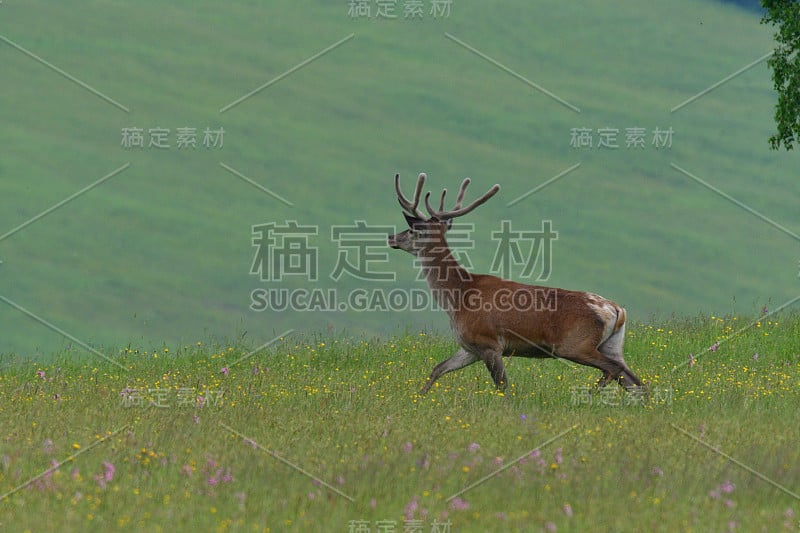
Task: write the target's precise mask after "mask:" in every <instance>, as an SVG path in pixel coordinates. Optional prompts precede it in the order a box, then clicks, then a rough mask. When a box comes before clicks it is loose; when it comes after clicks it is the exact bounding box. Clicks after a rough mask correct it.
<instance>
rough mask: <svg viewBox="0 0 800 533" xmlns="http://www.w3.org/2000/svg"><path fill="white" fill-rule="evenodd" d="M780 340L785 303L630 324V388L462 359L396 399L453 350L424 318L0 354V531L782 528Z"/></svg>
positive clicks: (784, 369) (783, 343) (793, 487)
mask: <svg viewBox="0 0 800 533" xmlns="http://www.w3.org/2000/svg"><path fill="white" fill-rule="evenodd" d="M799 337H800V316H798V315H796V314H795V315H791V314H790V315H786V316H781V315H780V314H776V315H769V314H767V315H764V316H762V317H761V319H759V318H758V317H756V318H755V319H752V320H751V319H749V318H746V317H726V318H720V317H706V318H697V319H692V320H688V319H686V320H674V321H671V322H665V323H662V324H661V325H658V326H657V325H644V324H640V325H634V326H633V327H631V328H630V329H629V332H628V339H627V344H626V348H627V349H626V354H628V355H627V360H628V363H629V364H630V366H631V367H632V368H633V370H634V371H635V372H636V373H638V375H639V376H640V377H641V378H642V379H643V380H644V381H645V382H646V383H648V385H649V388H650V389H649V390H650V393H649V396H648V397H643V396H638V395H631V394H627V395H625V394H623V393H622V392H621V389H620V388H619V387H616V386H614V387H609V388H607V389H604V391H603V392H597V391H595V390H594V388H593V385H594V383H595V381H596V379H597V377H598V375H597V373H596V372H595V371H593V370H590V369H586V368H583V367H578V366H576V365H573V364H567V363H564V362H562V361H558V360H538V361H530V360H526V359H513V360H511V361H508V360H507V361H508V370H509V379H510V381H511V387H510V388H509V390H508V392H507V393H505V394H500V393H497V392H495V390H494V388H493V386H492V385H491V383H490V378H489V375H488V372H486V369H485V368H484V367H482V366H481V365H477V364H476V365H473V366H471V367H468V368H467V369H464V370H462V371H460V372H454V373H451V374H448V375H446V376H444V377H442V378H441V379H440V381H439V382H438V385H437V386H435V388H434V389H433V390H432V391H431V392H430V393H429V394H428V395H427V396H424V397H423V396H418V395H417V394H416V393H415V391H417V390H418V389H419V387H420V386H421V385H422V383H423V382H424V379H425V378H426V377H427V374H428V372H429V371H430V369H431V368H432V366H433V364H434V363H435V362H436V361H438V360H440V359H443V358H445V357H446V356H448V355H449V354H450V353H451V352H452V351H453V350H454V345H453V343H452V342H451V341H450V340H449V339H447V338H442V337H437V336H436V335H431V334H428V333H426V332H418V333H412V332H409V333H408V334H406V335H402V336H397V337H395V338H392V339H390V340H385V341H380V340H371V339H361V340H358V339H353V338H337V337H336V336H335V335H326V336H308V337H298V336H290V337H286V338H282V339H279V340H278V341H277V342H276V343H275V344H274V345H272V346H271V347H269V348H267V349H264V350H260V351H257V352H251V351H250V349H249V347H247V346H244V345H237V344H233V345H207V344H204V343H202V342H198V343H196V344H193V345H188V346H182V347H177V348H175V347H167V346H164V347H161V348H159V349H158V350H140V349H137V348H134V347H126V348H124V349H118V350H110V351H107V352H105V353H104V354H103V355H104V356H106V357H108V360H104V359H102V358H100V357H98V356H96V355H94V354H90V353H88V352H84V353H73V352H72V351H71V352H69V353H66V352H65V353H61V354H59V356H58V357H57V358H56V359H54V360H53V361H51V362H48V363H46V364H39V363H37V362H30V361H24V360H20V359H18V358H13V357H6V358H4V359H3V360H2V373H0V398H2V401H0V427H1V428H2V435H0V436H2V439H1V440H0V493H2V494H3V496H4V497H3V498H2V499H0V527H2V528H3V529H4V530H6V531H12V530H13V531H33V532H35V531H53V530H58V531H108V530H114V531H189V530H191V531H197V530H201V531H259V532H261V531H361V532H366V531H424V532H427V531H459V532H461V531H470V532H472V531H621V532H622V531H669V532H673V531H683V532H690V531H695V532H708V531H720V532H733V531H764V532H774V531H797V530H798V528H800V501H798V498H799V497H798V492H800V446H798V445H797V443H798V440H799V439H800V426H798V425H797V415H798V405H800V362H799V361H800V347H799V346H798V344H797V339H798V338H799ZM77 351H80V350H77ZM690 354H691V358H690ZM414 527H416V528H417V529H413V528H414ZM359 528H360V529H359Z"/></svg>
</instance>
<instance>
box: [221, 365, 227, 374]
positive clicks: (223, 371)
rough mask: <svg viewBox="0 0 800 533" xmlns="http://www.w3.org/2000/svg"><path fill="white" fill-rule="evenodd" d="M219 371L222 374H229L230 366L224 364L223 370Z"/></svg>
mask: <svg viewBox="0 0 800 533" xmlns="http://www.w3.org/2000/svg"><path fill="white" fill-rule="evenodd" d="M219 373H220V374H222V375H223V376H227V375H228V367H227V366H223V367H222V370H220V371H219Z"/></svg>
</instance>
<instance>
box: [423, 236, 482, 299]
mask: <svg viewBox="0 0 800 533" xmlns="http://www.w3.org/2000/svg"><path fill="white" fill-rule="evenodd" d="M418 259H419V262H420V266H421V267H422V273H423V275H424V276H425V279H426V280H427V282H428V287H430V289H431V290H432V291H433V292H434V293H438V292H441V291H445V290H452V291H455V290H460V289H464V288H465V284H466V283H467V282H469V281H470V280H471V279H472V276H471V275H470V273H469V272H468V271H467V270H466V269H465V268H464V267H462V266H461V264H460V263H459V262H458V260H457V259H456V258H455V257H454V256H453V253H452V252H451V251H450V247H449V246H448V245H447V242H446V241H445V240H444V237H442V238H441V240H440V241H437V242H436V243H432V244H431V245H428V246H426V247H425V249H424V250H423V252H422V253H421V254H420V255H419V257H418Z"/></svg>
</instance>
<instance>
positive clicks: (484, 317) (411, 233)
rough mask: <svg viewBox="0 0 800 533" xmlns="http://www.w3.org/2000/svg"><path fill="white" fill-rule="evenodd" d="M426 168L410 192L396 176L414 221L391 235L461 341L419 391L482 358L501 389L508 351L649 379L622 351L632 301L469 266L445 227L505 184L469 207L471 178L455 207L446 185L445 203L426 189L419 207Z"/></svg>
mask: <svg viewBox="0 0 800 533" xmlns="http://www.w3.org/2000/svg"><path fill="white" fill-rule="evenodd" d="M425 179H426V175H425V174H424V173H422V174H420V175H419V177H418V179H417V184H416V187H415V189H414V196H413V200H409V199H408V198H407V197H406V196H405V195H403V192H402V191H401V189H400V174H396V175H395V177H394V184H395V190H396V192H397V200H398V202H399V203H400V206H401V208H402V209H403V216H404V217H405V220H406V222H407V224H408V229H405V230H404V231H401V232H399V233H396V234H394V235H390V236H389V237H388V243H387V244H388V245H389V246H390V247H391V248H394V249H399V250H403V251H405V252H408V253H410V254H412V255H413V256H415V257H416V258H417V262H418V264H419V266H420V268H421V269H422V274H423V275H424V278H425V280H426V281H427V284H428V287H429V289H430V290H431V292H432V294H433V296H434V299H435V301H436V302H437V304H438V305H439V307H442V308H444V310H445V311H446V312H447V314H448V315H449V318H450V327H451V329H452V331H453V334H454V336H455V340H456V342H457V344H458V346H459V348H458V350H457V351H456V352H455V353H454V354H453V355H452V356H450V357H449V358H447V359H445V360H444V361H442V362H440V363H439V364H437V365H436V366H435V367H434V368H433V370H432V371H431V373H430V376H429V377H428V380H427V382H426V383H425V385H424V387H423V388H422V390H421V391H420V394H421V395H424V394H427V393H428V391H429V390H430V389H431V387H432V386H433V385H434V383H436V380H437V379H439V378H440V377H441V376H442V375H443V374H446V373H448V372H452V371H454V370H459V369H461V368H464V367H466V366H469V365H471V364H473V363H475V362H477V361H483V362H484V364H485V365H486V368H487V369H488V371H489V373H490V374H491V377H492V380H493V381H494V384H495V386H496V387H497V389H498V391H500V392H502V391H505V390H506V388H507V385H508V377H507V374H506V368H505V364H504V363H503V357H511V356H519V357H531V358H560V359H565V360H568V361H572V362H575V363H578V364H581V365H585V366H589V367H592V368H597V369H599V370H600V371H601V372H602V375H601V376H600V379H599V380H598V381H597V387H598V388H602V387H605V386H606V385H607V384H608V383H610V382H612V381H616V382H617V383H618V384H619V385H621V386H622V387H624V388H625V389H626V390H628V391H636V390H642V391H643V390H644V385H643V384H642V382H641V381H640V380H639V378H638V377H636V375H635V374H634V373H633V372H632V371H631V369H630V368H629V367H628V365H627V364H626V363H625V359H624V358H623V343H624V341H625V322H626V318H627V314H626V312H625V308H623V307H622V306H620V305H618V304H617V303H615V302H613V301H611V300H608V299H606V298H604V297H602V296H600V295H598V294H594V293H591V292H579V291H572V290H566V289H560V288H555V287H545V286H538V285H527V284H523V283H518V282H515V281H511V280H507V279H503V278H499V277H497V276H493V275H489V274H475V273H472V272H469V271H468V270H466V269H465V268H464V267H462V266H461V264H460V263H459V262H458V260H457V259H456V258H455V257H454V255H453V253H452V251H451V250H450V248H449V246H448V244H447V240H446V238H445V235H446V233H447V230H448V229H449V228H450V227H451V224H452V221H453V219H455V218H458V217H462V216H464V215H466V214H468V213H470V212H472V211H473V210H475V209H476V208H477V207H479V206H481V205H483V204H484V203H486V202H487V201H488V200H489V199H490V198H492V197H493V196H494V195H495V194H497V192H498V191H499V190H500V185H497V184H495V185H494V186H493V187H491V188H490V189H489V190H488V191H487V192H486V193H484V194H483V195H482V196H480V197H479V198H477V199H476V200H474V201H473V202H472V203H470V204H469V205H467V206H466V207H462V203H463V200H464V196H465V194H466V190H467V187H468V186H469V184H470V179H469V178H466V179H464V181H463V182H462V183H461V188H460V189H459V191H458V195H457V196H456V203H455V206H454V207H453V208H452V209H449V210H447V209H445V207H444V204H445V196H446V194H447V189H444V190H443V191H442V195H441V200H440V202H439V208H438V209H434V208H433V207H432V206H431V203H430V196H431V193H430V191H429V192H426V193H425V207H426V209H427V211H428V214H427V215H426V214H424V213H422V211H420V208H419V203H420V199H421V194H422V189H423V187H424V185H425Z"/></svg>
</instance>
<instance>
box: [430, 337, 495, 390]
mask: <svg viewBox="0 0 800 533" xmlns="http://www.w3.org/2000/svg"><path fill="white" fill-rule="evenodd" d="M478 359H480V358H479V357H478V356H477V355H474V354H472V353H470V352H468V351H466V350H465V349H464V348H460V349H459V350H458V351H457V352H456V353H454V354H453V355H452V356H450V357H449V358H448V359H445V360H444V361H442V362H441V363H439V364H438V365H436V366H435V367H433V370H432V371H431V375H430V377H429V378H428V382H427V383H425V386H424V387H422V390H421V391H420V392H419V393H420V394H425V393H426V392H428V391H429V390H430V389H431V387H432V386H433V384H434V383H435V382H436V380H437V379H439V376H441V375H442V374H446V373H447V372H452V371H453V370H458V369H459V368H464V367H465V366H469V365H471V364H472V363H474V362H475V361H477V360H478ZM501 363H502V361H501Z"/></svg>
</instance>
